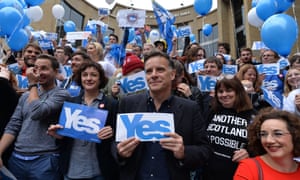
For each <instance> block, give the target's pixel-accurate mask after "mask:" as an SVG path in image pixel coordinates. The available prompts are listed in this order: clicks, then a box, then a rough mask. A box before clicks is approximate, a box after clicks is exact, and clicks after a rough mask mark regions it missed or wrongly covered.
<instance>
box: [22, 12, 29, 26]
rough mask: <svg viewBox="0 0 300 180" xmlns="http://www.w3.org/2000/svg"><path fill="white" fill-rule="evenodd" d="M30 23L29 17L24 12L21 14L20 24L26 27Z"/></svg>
mask: <svg viewBox="0 0 300 180" xmlns="http://www.w3.org/2000/svg"><path fill="white" fill-rule="evenodd" d="M29 24H30V19H29V17H28V16H27V15H26V13H24V14H23V16H22V26H21V27H26V26H28V25H29Z"/></svg>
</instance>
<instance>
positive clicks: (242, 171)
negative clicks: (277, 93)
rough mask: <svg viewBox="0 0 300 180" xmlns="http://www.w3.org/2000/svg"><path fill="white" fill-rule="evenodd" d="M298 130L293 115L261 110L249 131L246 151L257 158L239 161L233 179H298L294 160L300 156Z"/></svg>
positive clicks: (298, 126)
mask: <svg viewBox="0 0 300 180" xmlns="http://www.w3.org/2000/svg"><path fill="white" fill-rule="evenodd" d="M299 129H300V121H299V118H298V117H296V116H295V115H294V114H292V113H289V112H286V111H281V110H275V109H272V108H268V109H265V110H263V111H261V112H260V113H259V114H258V115H257V116H256V118H255V119H254V121H253V123H252V124H251V125H250V126H249V129H248V133H249V136H248V137H249V149H250V150H251V152H253V153H254V154H255V155H257V156H256V157H255V158H253V159H245V160H243V161H241V163H240V164H239V167H238V169H237V171H236V173H235V176H234V180H242V179H248V180H255V179H274V177H276V179H299V178H300V168H299V162H296V161H295V160H294V157H299V156H300V144H299V143H298V142H299V139H300V131H299ZM253 160H254V161H253ZM255 161H256V164H255ZM258 168H260V169H261V173H260V174H259V173H258Z"/></svg>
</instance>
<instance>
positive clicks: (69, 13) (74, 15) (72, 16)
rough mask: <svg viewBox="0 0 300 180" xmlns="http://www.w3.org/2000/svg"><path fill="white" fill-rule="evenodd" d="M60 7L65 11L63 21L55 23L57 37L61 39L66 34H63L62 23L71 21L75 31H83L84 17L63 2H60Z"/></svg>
mask: <svg viewBox="0 0 300 180" xmlns="http://www.w3.org/2000/svg"><path fill="white" fill-rule="evenodd" d="M61 5H62V6H63V7H64V9H65V15H64V17H63V20H59V21H58V23H57V27H56V30H57V33H58V37H63V36H64V35H65V34H66V33H65V32H64V30H63V29H64V28H63V27H64V21H68V20H70V21H73V22H74V23H75V24H76V29H77V30H82V29H83V23H84V15H83V14H81V13H80V12H78V11H77V10H76V9H75V8H73V7H72V6H71V5H69V4H68V3H67V2H65V1H61Z"/></svg>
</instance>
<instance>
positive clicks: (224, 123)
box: [203, 75, 255, 180]
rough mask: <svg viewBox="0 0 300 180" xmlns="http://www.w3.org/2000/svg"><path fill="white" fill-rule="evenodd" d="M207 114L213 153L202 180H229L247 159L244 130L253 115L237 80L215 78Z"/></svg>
mask: <svg viewBox="0 0 300 180" xmlns="http://www.w3.org/2000/svg"><path fill="white" fill-rule="evenodd" d="M215 94H216V95H215V97H214V99H213V100H212V108H211V109H210V112H209V114H208V118H207V119H206V122H207V124H208V125H207V133H208V138H209V142H210V144H211V146H212V148H213V149H214V153H213V155H212V156H211V158H210V159H209V161H208V163H207V166H206V167H205V169H204V171H203V173H204V179H210V180H219V179H222V180H227V179H228V180H231V179H232V177H233V175H234V172H235V170H236V168H237V166H238V162H239V161H241V160H242V159H245V158H248V157H249V154H248V151H247V149H246V148H247V143H248V142H247V137H248V136H247V127H248V125H249V124H250V122H251V119H252V116H254V114H255V111H254V110H253V108H252V103H251V101H250V98H249V96H247V93H246V91H245V89H244V87H243V85H242V84H241V82H240V80H239V79H237V78H236V77H235V76H233V75H226V76H223V75H221V76H219V77H218V80H217V83H216V86H215Z"/></svg>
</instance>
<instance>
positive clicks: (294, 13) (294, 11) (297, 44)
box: [292, 1, 299, 52]
mask: <svg viewBox="0 0 300 180" xmlns="http://www.w3.org/2000/svg"><path fill="white" fill-rule="evenodd" d="M295 3H296V1H295V2H293V5H292V7H293V15H294V18H295V21H296V23H297V24H298V20H297V16H296V8H295V7H296V5H295ZM297 41H298V42H299V38H298V40H297ZM296 49H297V52H299V43H296Z"/></svg>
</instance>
